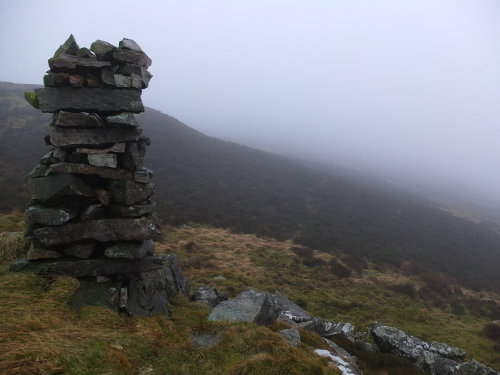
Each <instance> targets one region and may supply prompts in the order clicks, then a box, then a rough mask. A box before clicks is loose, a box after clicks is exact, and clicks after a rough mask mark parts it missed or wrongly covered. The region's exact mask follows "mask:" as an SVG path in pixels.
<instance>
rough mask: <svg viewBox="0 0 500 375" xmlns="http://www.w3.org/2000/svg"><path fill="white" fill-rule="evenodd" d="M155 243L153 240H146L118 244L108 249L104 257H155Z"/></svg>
mask: <svg viewBox="0 0 500 375" xmlns="http://www.w3.org/2000/svg"><path fill="white" fill-rule="evenodd" d="M154 252H155V243H154V241H153V240H145V241H142V242H136V241H130V242H118V243H116V244H113V245H111V246H108V247H106V250H104V255H105V256H107V257H108V258H110V259H119V258H123V259H139V258H144V257H145V256H146V255H154Z"/></svg>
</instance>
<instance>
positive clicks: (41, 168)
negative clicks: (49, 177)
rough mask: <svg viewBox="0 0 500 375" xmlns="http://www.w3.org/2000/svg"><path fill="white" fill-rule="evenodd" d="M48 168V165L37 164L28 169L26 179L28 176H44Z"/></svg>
mask: <svg viewBox="0 0 500 375" xmlns="http://www.w3.org/2000/svg"><path fill="white" fill-rule="evenodd" d="M48 168H49V167H48V166H46V165H42V164H38V165H37V166H35V167H34V168H33V169H32V170H31V171H30V173H28V175H27V176H26V181H27V179H28V178H30V177H31V178H38V177H44V176H45V175H46V173H47V169H48Z"/></svg>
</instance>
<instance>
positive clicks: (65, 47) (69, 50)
mask: <svg viewBox="0 0 500 375" xmlns="http://www.w3.org/2000/svg"><path fill="white" fill-rule="evenodd" d="M79 49H80V47H78V44H77V43H76V40H75V37H74V36H73V34H71V35H70V36H69V38H68V39H67V40H66V41H65V42H64V43H63V44H61V46H60V47H59V48H58V49H57V51H56V53H54V57H53V59H57V58H58V57H59V56H60V55H62V54H63V53H65V54H67V55H75V54H76V52H77V51H78V50H79Z"/></svg>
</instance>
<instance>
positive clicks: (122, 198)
mask: <svg viewBox="0 0 500 375" xmlns="http://www.w3.org/2000/svg"><path fill="white" fill-rule="evenodd" d="M109 189H110V193H111V197H112V199H113V202H114V203H117V204H122V205H134V204H137V203H139V202H143V201H145V200H147V199H148V198H149V197H151V196H152V195H153V194H154V193H155V191H156V189H155V185H154V184H153V183H149V184H141V183H136V182H134V181H128V180H115V181H112V182H111V183H110V186H109Z"/></svg>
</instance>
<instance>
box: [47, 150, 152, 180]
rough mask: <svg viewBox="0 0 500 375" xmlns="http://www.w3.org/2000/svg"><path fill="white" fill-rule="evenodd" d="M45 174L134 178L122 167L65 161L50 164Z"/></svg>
mask: <svg viewBox="0 0 500 375" xmlns="http://www.w3.org/2000/svg"><path fill="white" fill-rule="evenodd" d="M95 155H99V154H93V155H89V157H94V156H95ZM46 174H47V175H54V174H55V175H58V174H69V175H71V174H83V175H96V176H100V177H103V178H107V179H111V180H131V179H133V178H134V177H133V174H132V173H131V172H129V171H126V170H124V169H118V168H108V167H96V166H93V165H89V164H81V163H67V162H60V163H54V164H51V165H50V167H49V168H48V169H47V172H46ZM131 182H132V181H131ZM142 186H145V185H142Z"/></svg>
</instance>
